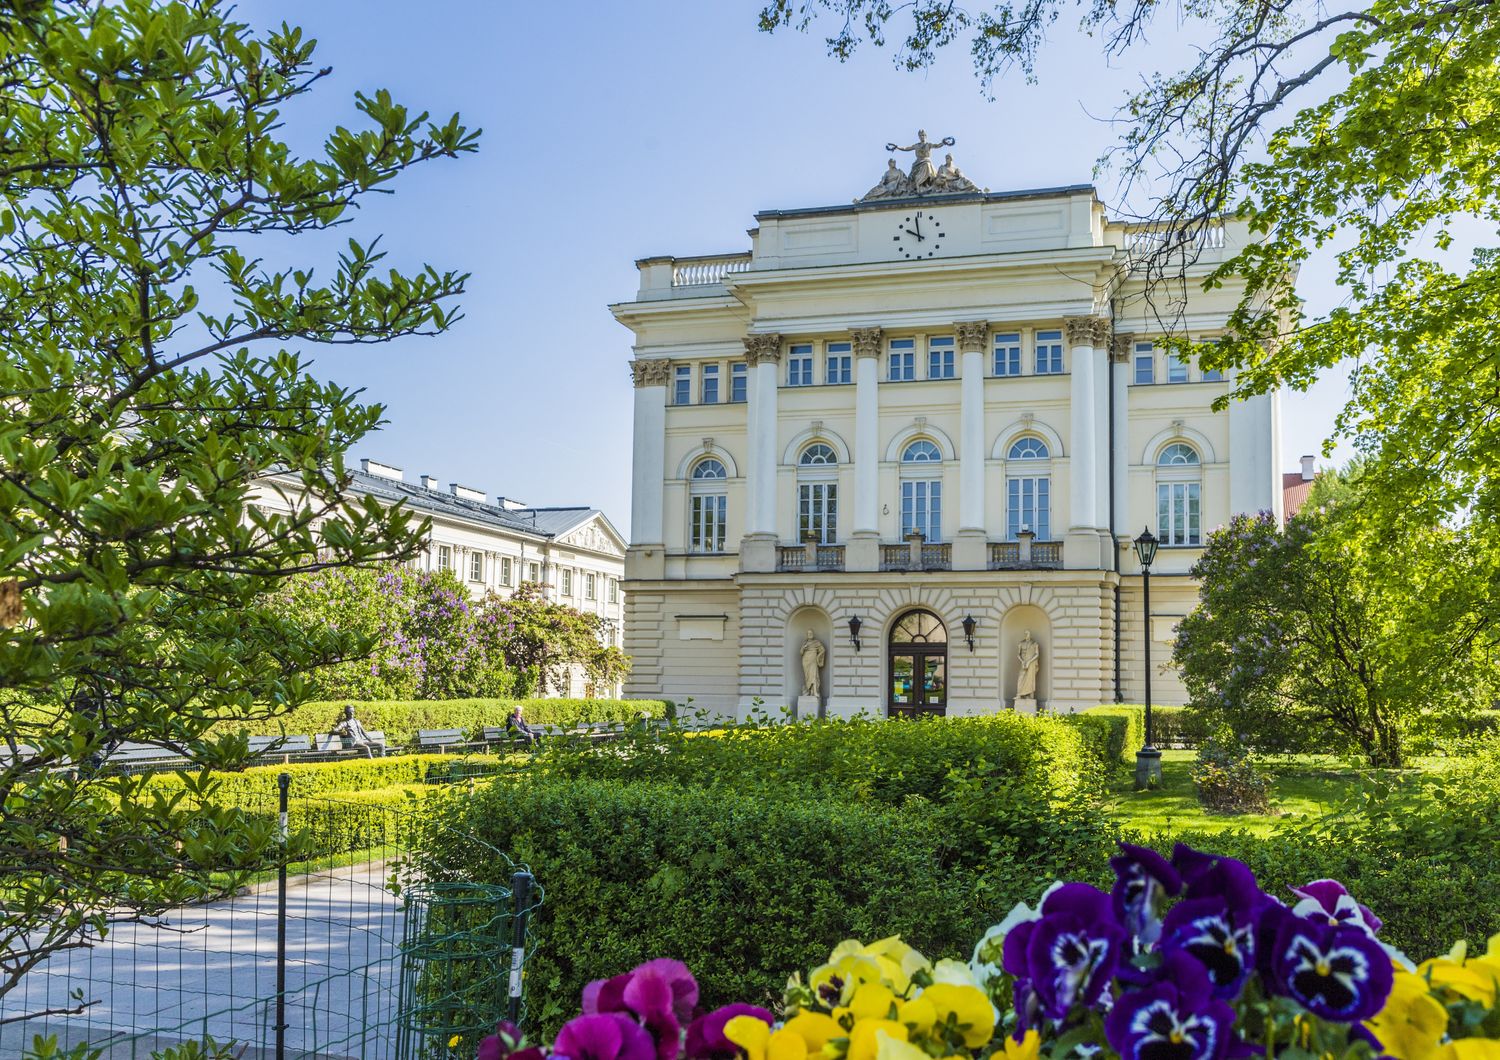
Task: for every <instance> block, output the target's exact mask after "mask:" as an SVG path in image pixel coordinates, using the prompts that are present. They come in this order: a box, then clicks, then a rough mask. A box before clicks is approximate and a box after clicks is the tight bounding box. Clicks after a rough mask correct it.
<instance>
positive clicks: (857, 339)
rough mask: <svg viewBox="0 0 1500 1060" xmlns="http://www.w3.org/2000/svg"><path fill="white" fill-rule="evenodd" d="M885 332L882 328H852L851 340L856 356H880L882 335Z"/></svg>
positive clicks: (850, 331) (850, 332)
mask: <svg viewBox="0 0 1500 1060" xmlns="http://www.w3.org/2000/svg"><path fill="white" fill-rule="evenodd" d="M883 334H884V332H883V331H882V330H881V329H880V328H851V329H850V330H849V341H850V342H852V343H853V344H854V356H856V357H879V356H880V337H881V336H882V335H883Z"/></svg>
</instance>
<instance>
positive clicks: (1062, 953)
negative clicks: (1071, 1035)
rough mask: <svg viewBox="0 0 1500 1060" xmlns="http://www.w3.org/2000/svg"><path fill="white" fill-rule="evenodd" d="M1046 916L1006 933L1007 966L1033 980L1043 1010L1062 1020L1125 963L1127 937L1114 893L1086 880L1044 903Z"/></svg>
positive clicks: (1087, 1003)
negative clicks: (1114, 904)
mask: <svg viewBox="0 0 1500 1060" xmlns="http://www.w3.org/2000/svg"><path fill="white" fill-rule="evenodd" d="M1041 914H1042V915H1041V918H1040V919H1038V920H1034V921H1030V922H1027V923H1022V924H1018V925H1017V926H1016V927H1015V928H1013V929H1012V930H1011V932H1010V934H1009V935H1008V936H1007V937H1006V939H1005V957H1004V963H1005V970H1006V971H1008V972H1010V973H1011V974H1012V975H1015V976H1017V977H1018V978H1020V977H1024V978H1025V979H1027V980H1029V982H1030V985H1031V989H1032V990H1033V991H1035V993H1036V998H1037V1002H1038V1004H1039V1006H1040V1009H1041V1013H1042V1015H1044V1016H1046V1017H1047V1018H1049V1019H1054V1020H1060V1019H1063V1018H1064V1017H1066V1016H1067V1015H1068V1013H1069V1012H1070V1011H1071V1010H1072V1009H1073V1008H1074V1007H1075V1006H1082V1007H1084V1008H1090V1007H1093V1006H1094V1005H1096V1004H1098V1002H1099V998H1100V995H1101V994H1102V993H1103V992H1104V989H1105V987H1107V986H1108V985H1109V981H1110V979H1111V978H1112V977H1113V976H1114V974H1115V971H1116V970H1117V969H1118V968H1119V966H1120V961H1121V953H1122V950H1123V948H1124V946H1125V943H1126V942H1127V936H1126V934H1125V931H1124V930H1123V929H1122V928H1121V927H1120V925H1119V923H1118V922H1117V921H1116V920H1115V918H1114V909H1113V908H1112V905H1111V902H1110V898H1109V895H1107V894H1105V893H1104V892H1103V891H1101V890H1099V889H1098V888H1097V887H1091V886H1089V885H1088V884H1086V883H1069V884H1064V885H1063V886H1062V887H1059V888H1058V889H1057V890H1055V891H1053V892H1052V893H1051V894H1049V895H1048V896H1047V898H1046V900H1045V901H1044V902H1043V903H1042V908H1041Z"/></svg>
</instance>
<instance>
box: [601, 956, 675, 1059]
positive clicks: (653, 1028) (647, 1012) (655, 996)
mask: <svg viewBox="0 0 1500 1060" xmlns="http://www.w3.org/2000/svg"><path fill="white" fill-rule="evenodd" d="M697 1004H698V982H697V980H695V979H694V978H693V974H692V973H691V972H689V971H688V968H687V965H685V964H683V963H682V962H681V961H674V960H669V959H666V958H659V959H657V960H654V961H647V962H646V963H645V964H642V965H639V966H638V967H636V968H634V969H632V970H631V971H630V972H628V973H626V974H625V975H617V976H614V977H613V978H610V979H595V980H594V981H593V982H591V983H589V984H588V985H587V986H585V987H584V988H583V1013H584V1015H586V1016H594V1015H600V1014H603V1013H607V1012H623V1013H630V1014H633V1015H635V1016H637V1017H638V1018H639V1019H640V1021H641V1023H642V1024H644V1025H645V1027H646V1029H647V1030H648V1031H650V1032H651V1037H652V1038H653V1039H654V1040H655V1041H656V1060H677V1054H678V1051H679V1050H680V1048H681V1041H682V1024H683V1023H684V1022H686V1021H687V1020H688V1019H689V1018H691V1016H692V1014H693V1009H694V1008H695V1007H697Z"/></svg>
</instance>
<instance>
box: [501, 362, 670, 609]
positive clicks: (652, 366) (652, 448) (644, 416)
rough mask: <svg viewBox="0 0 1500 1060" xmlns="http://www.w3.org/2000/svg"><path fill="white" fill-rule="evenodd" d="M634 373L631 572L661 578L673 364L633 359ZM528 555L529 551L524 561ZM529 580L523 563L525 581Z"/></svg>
mask: <svg viewBox="0 0 1500 1060" xmlns="http://www.w3.org/2000/svg"><path fill="white" fill-rule="evenodd" d="M630 374H631V377H632V378H633V379H634V381H635V424H634V435H633V446H632V455H631V466H630V574H629V576H630V577H632V578H649V577H660V576H661V573H660V572H661V570H663V569H664V565H663V561H662V550H663V548H664V546H665V540H664V537H663V534H662V513H663V504H664V500H663V497H662V486H663V483H664V481H665V478H666V474H667V470H666V445H667V383H668V380H669V378H670V376H671V374H672V363H671V362H670V361H665V360H660V361H632V362H631V363H630ZM525 559H526V557H525V554H524V552H523V554H522V557H521V562H522V563H523V564H524V563H525ZM525 578H526V571H525V569H524V567H523V569H522V571H521V577H520V579H519V580H521V581H524V580H525Z"/></svg>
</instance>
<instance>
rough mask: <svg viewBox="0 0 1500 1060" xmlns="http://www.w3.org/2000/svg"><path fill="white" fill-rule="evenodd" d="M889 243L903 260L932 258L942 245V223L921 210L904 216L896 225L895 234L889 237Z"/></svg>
mask: <svg viewBox="0 0 1500 1060" xmlns="http://www.w3.org/2000/svg"><path fill="white" fill-rule="evenodd" d="M891 242H892V243H894V244H895V246H896V251H897V252H898V253H899V254H900V255H901V256H902V257H903V258H907V259H911V260H915V259H918V258H930V257H933V256H934V255H936V254H937V252H938V250H939V249H941V248H942V245H943V226H942V222H940V221H939V220H938V219H937V218H936V217H934V216H933V215H932V214H930V213H925V212H923V211H922V210H918V211H917V212H916V213H910V214H906V215H905V216H903V217H902V218H901V220H899V221H898V222H897V223H896V233H895V235H893V236H891Z"/></svg>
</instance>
